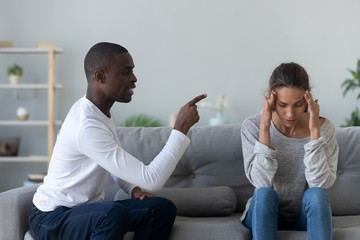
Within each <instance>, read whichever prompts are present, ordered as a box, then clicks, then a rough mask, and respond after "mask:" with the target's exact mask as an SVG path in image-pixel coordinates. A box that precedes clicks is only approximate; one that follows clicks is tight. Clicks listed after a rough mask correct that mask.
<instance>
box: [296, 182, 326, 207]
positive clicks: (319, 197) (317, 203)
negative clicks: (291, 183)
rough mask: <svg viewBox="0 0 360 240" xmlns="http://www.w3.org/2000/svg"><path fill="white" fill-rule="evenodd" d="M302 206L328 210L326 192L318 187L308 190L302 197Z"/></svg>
mask: <svg viewBox="0 0 360 240" xmlns="http://www.w3.org/2000/svg"><path fill="white" fill-rule="evenodd" d="M303 204H304V205H305V206H307V207H313V208H315V209H321V208H326V209H327V208H328V206H329V204H330V202H329V197H328V195H327V193H326V191H325V190H324V189H323V188H320V187H313V188H309V189H308V190H306V191H305V193H304V196H303Z"/></svg>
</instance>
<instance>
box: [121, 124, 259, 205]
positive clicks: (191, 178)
mask: <svg viewBox="0 0 360 240" xmlns="http://www.w3.org/2000/svg"><path fill="white" fill-rule="evenodd" d="M240 130H241V124H240V123H238V124H229V125H222V126H211V127H210V126H201V127H193V128H192V129H191V130H190V132H189V133H188V137H189V138H190V139H191V143H190V145H189V146H188V148H187V149H186V151H185V153H184V155H183V157H182V158H181V159H180V162H179V163H178V165H177V167H176V168H175V171H174V173H173V174H172V175H171V177H170V178H169V180H168V181H167V183H166V184H165V187H176V188H203V187H215V186H230V187H232V188H233V190H234V191H235V193H236V196H237V206H236V211H237V212H242V211H243V210H244V208H245V204H246V202H247V200H248V199H249V198H250V197H251V195H252V193H253V191H254V188H253V186H252V185H251V184H250V182H249V181H248V180H247V178H246V176H245V173H244V163H243V157H242V148H241V135H240ZM170 131H171V128H169V127H159V128H136V127H134V128H122V127H120V128H119V129H118V136H119V139H120V143H121V145H122V146H123V148H124V149H125V150H126V151H128V152H129V153H131V154H132V155H133V156H135V157H136V158H138V159H139V160H141V161H143V162H144V163H145V164H148V163H149V162H151V161H152V160H153V159H154V157H155V156H156V155H157V154H158V153H159V152H160V151H161V149H162V148H163V146H164V145H165V143H166V141H167V139H168V137H169V135H170Z"/></svg>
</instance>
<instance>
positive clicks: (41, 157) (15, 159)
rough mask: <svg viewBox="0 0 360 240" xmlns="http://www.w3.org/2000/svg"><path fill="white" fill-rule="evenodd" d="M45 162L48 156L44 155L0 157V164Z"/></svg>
mask: <svg viewBox="0 0 360 240" xmlns="http://www.w3.org/2000/svg"><path fill="white" fill-rule="evenodd" d="M47 161H48V156H45V155H31V156H16V157H2V156H1V157H0V162H47Z"/></svg>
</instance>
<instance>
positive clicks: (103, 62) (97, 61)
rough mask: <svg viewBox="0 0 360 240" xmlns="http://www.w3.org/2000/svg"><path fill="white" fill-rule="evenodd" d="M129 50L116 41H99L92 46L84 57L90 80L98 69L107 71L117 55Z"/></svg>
mask: <svg viewBox="0 0 360 240" xmlns="http://www.w3.org/2000/svg"><path fill="white" fill-rule="evenodd" d="M127 52H128V50H126V48H124V47H123V46H120V45H119V44H116V43H109V42H99V43H97V44H95V45H94V46H92V47H91V48H90V50H89V52H88V53H87V54H86V56H85V59H84V68H85V74H86V78H87V79H88V81H89V80H90V79H91V76H92V75H93V74H94V73H95V72H96V71H106V70H107V68H108V67H109V66H110V64H111V62H112V60H113V59H114V56H115V55H117V54H120V53H127Z"/></svg>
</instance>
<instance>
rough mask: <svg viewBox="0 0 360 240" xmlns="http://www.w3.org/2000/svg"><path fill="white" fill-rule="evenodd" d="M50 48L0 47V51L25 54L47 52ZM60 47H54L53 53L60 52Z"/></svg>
mask: <svg viewBox="0 0 360 240" xmlns="http://www.w3.org/2000/svg"><path fill="white" fill-rule="evenodd" d="M49 49H50V48H0V53H11V54H13V53H19V54H26V53H46V54H47V53H49ZM62 51H63V50H62V49H61V48H55V49H54V52H55V53H62Z"/></svg>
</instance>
